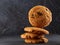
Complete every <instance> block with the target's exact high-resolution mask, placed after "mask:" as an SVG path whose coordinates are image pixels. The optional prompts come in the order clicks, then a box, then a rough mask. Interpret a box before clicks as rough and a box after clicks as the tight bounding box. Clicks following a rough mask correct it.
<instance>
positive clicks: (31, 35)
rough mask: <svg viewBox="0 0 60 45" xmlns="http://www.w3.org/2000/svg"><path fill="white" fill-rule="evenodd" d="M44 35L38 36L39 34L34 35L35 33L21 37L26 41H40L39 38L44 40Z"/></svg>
mask: <svg viewBox="0 0 60 45" xmlns="http://www.w3.org/2000/svg"><path fill="white" fill-rule="evenodd" d="M43 37H44V35H37V34H33V33H24V34H22V35H21V38H24V39H39V38H43Z"/></svg>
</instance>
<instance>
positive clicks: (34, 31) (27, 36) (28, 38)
mask: <svg viewBox="0 0 60 45" xmlns="http://www.w3.org/2000/svg"><path fill="white" fill-rule="evenodd" d="M24 31H26V33H24V34H22V35H20V36H21V38H23V39H24V40H25V43H33V44H34V43H47V42H48V39H47V38H45V34H49V32H48V31H47V30H45V29H42V28H37V27H26V28H24Z"/></svg>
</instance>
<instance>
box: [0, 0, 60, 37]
mask: <svg viewBox="0 0 60 45" xmlns="http://www.w3.org/2000/svg"><path fill="white" fill-rule="evenodd" d="M36 5H44V6H47V7H48V8H49V9H50V10H51V11H52V13H53V15H52V16H53V17H52V18H53V21H52V23H51V24H50V25H49V26H48V27H46V29H47V30H49V31H50V33H54V34H60V0H0V35H1V36H2V35H20V34H22V33H24V31H23V29H24V27H26V26H31V25H30V23H29V22H28V18H27V16H28V15H27V13H28V11H29V9H30V8H32V7H33V6H36Z"/></svg>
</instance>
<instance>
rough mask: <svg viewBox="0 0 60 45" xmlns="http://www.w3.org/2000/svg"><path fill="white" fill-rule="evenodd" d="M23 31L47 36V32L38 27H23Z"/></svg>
mask: <svg viewBox="0 0 60 45" xmlns="http://www.w3.org/2000/svg"><path fill="white" fill-rule="evenodd" d="M24 31H26V32H30V33H36V34H49V31H47V30H45V29H42V28H38V27H25V28H24Z"/></svg>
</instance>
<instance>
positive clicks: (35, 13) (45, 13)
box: [28, 5, 52, 28]
mask: <svg viewBox="0 0 60 45" xmlns="http://www.w3.org/2000/svg"><path fill="white" fill-rule="evenodd" d="M28 19H29V22H30V24H31V25H32V26H34V27H40V28H43V27H46V26H48V25H49V24H50V22H51V21H52V13H51V11H50V10H49V9H48V8H47V7H45V6H41V5H38V6H34V7H33V8H31V9H30V10H29V12H28Z"/></svg>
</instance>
